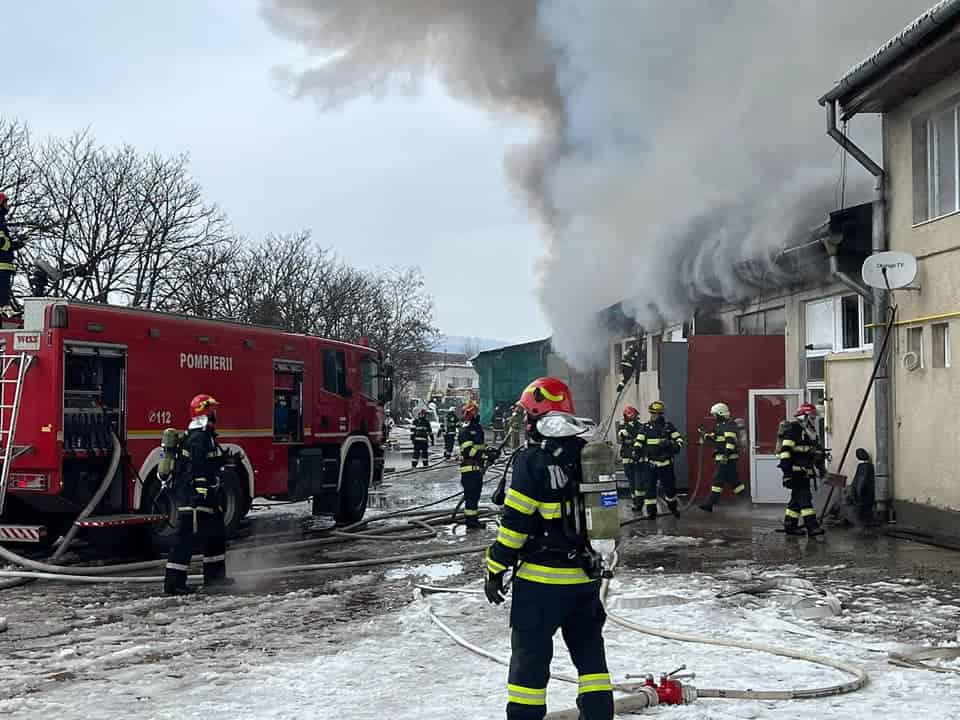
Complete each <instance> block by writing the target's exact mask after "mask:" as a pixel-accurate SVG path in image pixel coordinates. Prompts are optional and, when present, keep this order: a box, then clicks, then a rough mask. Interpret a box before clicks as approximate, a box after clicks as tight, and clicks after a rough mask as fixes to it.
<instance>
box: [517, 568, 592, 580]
mask: <svg viewBox="0 0 960 720" xmlns="http://www.w3.org/2000/svg"><path fill="white" fill-rule="evenodd" d="M517 577H518V578H521V579H523V580H529V581H530V582H538V583H543V584H545V585H583V584H584V583H589V582H593V580H591V579H590V578H589V577H587V574H586V573H585V572H584V571H583V569H582V568H567V567H561V568H558V567H549V566H547V565H534V564H533V563H523V564H522V565H520V568H519V569H518V570H517Z"/></svg>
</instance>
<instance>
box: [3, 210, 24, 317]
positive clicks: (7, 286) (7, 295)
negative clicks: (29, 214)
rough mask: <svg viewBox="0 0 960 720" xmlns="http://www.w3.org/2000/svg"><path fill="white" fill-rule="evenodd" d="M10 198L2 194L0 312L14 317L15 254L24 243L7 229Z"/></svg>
mask: <svg viewBox="0 0 960 720" xmlns="http://www.w3.org/2000/svg"><path fill="white" fill-rule="evenodd" d="M8 202H9V201H8V198H7V196H6V194H5V193H2V192H0V312H3V313H4V314H5V315H13V314H14V313H15V311H14V309H13V296H12V294H11V293H12V290H11V286H12V285H13V275H14V273H15V272H16V271H17V266H16V264H15V262H16V258H15V252H16V251H17V250H22V249H23V243H22V242H20V241H19V240H14V238H13V236H12V235H11V234H10V228H9V227H7V209H8Z"/></svg>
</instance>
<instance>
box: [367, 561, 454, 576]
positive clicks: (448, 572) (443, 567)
mask: <svg viewBox="0 0 960 720" xmlns="http://www.w3.org/2000/svg"><path fill="white" fill-rule="evenodd" d="M462 573H463V563H462V562H459V561H456V560H455V561H453V562H447V563H434V564H432V565H414V566H413V567H400V568H397V569H396V570H389V571H387V574H386V578H387V580H402V579H403V578H409V577H412V578H424V579H426V580H446V579H447V578H451V577H456V576H457V575H461V574H462Z"/></svg>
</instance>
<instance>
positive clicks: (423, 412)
mask: <svg viewBox="0 0 960 720" xmlns="http://www.w3.org/2000/svg"><path fill="white" fill-rule="evenodd" d="M418 414H419V415H420V417H426V416H427V409H426V408H420V412H419V413H418Z"/></svg>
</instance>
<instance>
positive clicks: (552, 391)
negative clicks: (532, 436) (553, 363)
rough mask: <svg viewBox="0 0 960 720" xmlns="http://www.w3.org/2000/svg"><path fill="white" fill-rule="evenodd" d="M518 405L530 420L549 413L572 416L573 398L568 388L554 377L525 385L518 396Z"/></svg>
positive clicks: (539, 379)
mask: <svg viewBox="0 0 960 720" xmlns="http://www.w3.org/2000/svg"><path fill="white" fill-rule="evenodd" d="M520 405H521V406H523V409H524V410H526V411H527V414H528V415H530V417H531V418H534V419H536V418H540V417H543V416H544V415H546V414H547V413H550V412H562V413H568V414H570V415H572V414H573V413H574V412H576V411H575V410H574V409H573V397H572V396H571V395H570V388H568V387H567V385H566V383H564V382H563V381H562V380H558V379H557V378H554V377H542V378H537V379H536V380H534V381H533V382H532V383H530V384H529V385H527V388H526V389H525V390H524V391H523V394H522V395H521V396H520Z"/></svg>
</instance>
